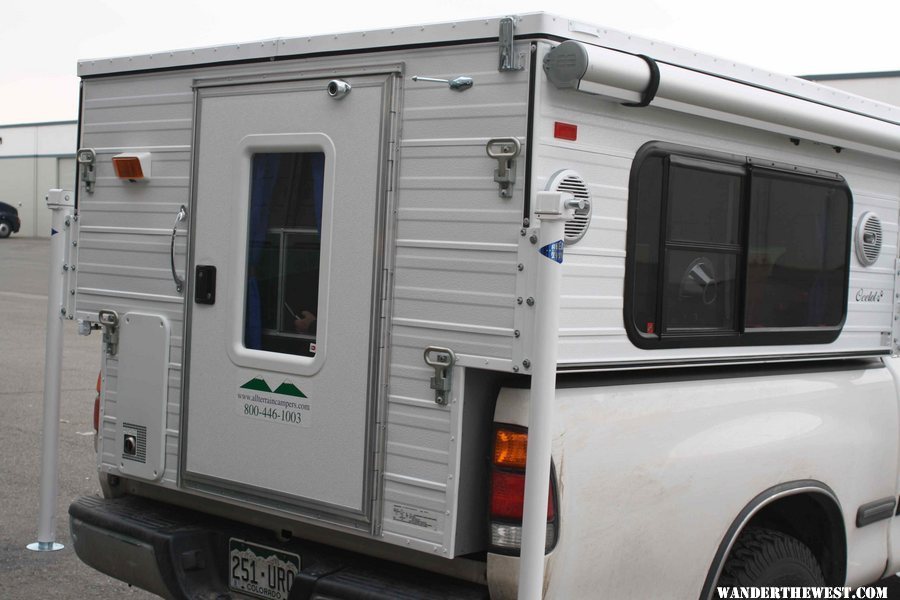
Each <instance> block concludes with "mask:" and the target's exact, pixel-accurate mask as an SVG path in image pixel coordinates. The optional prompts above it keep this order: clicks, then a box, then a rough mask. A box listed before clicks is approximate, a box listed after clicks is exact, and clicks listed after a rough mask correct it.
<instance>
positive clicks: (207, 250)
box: [182, 75, 393, 521]
mask: <svg viewBox="0 0 900 600" xmlns="http://www.w3.org/2000/svg"><path fill="white" fill-rule="evenodd" d="M331 81H332V80H331V79H322V80H318V79H317V80H304V81H292V82H282V83H266V84H254V85H236V86H211V87H205V88H200V90H199V92H198V108H199V110H198V113H197V115H198V116H197V118H198V125H197V151H196V159H195V173H194V174H195V177H194V181H195V186H196V187H195V191H194V204H193V207H192V214H191V222H192V227H193V238H192V240H193V241H192V243H193V249H192V261H191V262H192V268H191V275H192V280H191V282H190V289H189V290H188V298H187V300H188V303H189V305H190V320H189V339H188V346H187V350H186V356H187V361H186V363H187V364H186V376H187V382H186V383H187V385H186V386H185V387H186V390H187V392H186V397H185V403H184V423H183V428H184V429H185V438H186V439H185V443H184V444H183V446H182V469H183V471H182V473H183V480H184V482H185V484H186V485H187V486H189V487H193V488H198V489H202V490H205V491H207V492H211V493H214V494H218V495H224V496H230V497H236V498H240V499H244V500H249V501H252V502H254V503H262V504H265V505H269V506H273V507H278V508H282V509H286V510H289V511H292V512H297V513H307V514H316V515H320V514H322V513H329V514H332V515H334V516H337V517H344V518H346V519H350V520H356V521H365V520H368V519H369V517H370V515H369V514H368V511H369V509H368V507H369V504H370V503H369V502H368V499H369V497H370V494H371V487H372V476H373V475H372V473H373V465H372V460H373V450H372V449H373V435H374V432H373V427H372V424H373V423H372V422H373V419H374V414H375V405H376V398H375V394H376V390H377V385H376V378H377V371H378V358H379V357H378V351H377V348H378V346H379V345H380V344H379V343H378V339H379V336H380V331H379V319H378V318H377V315H378V314H379V312H380V301H379V299H380V297H381V283H380V282H381V270H382V269H381V262H382V256H383V254H384V250H383V236H382V235H381V233H380V232H382V231H383V219H384V199H385V181H386V164H387V160H386V154H387V148H388V146H389V139H388V138H389V134H388V133H387V132H389V130H390V127H389V123H388V120H389V116H388V115H389V113H390V111H389V109H390V96H391V87H392V85H393V77H392V76H391V75H377V76H376V75H367V76H365V77H347V78H346V82H347V83H349V84H350V85H351V91H350V93H349V94H346V95H345V96H343V97H340V94H338V95H335V94H334V93H333V92H335V89H334V88H335V86H332V90H331V91H332V93H331V94H329V83H330V82H331ZM339 91H340V90H338V92H339Z"/></svg>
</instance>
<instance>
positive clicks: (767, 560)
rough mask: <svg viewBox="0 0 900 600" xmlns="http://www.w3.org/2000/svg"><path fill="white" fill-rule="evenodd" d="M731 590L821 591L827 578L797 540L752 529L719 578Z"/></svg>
mask: <svg viewBox="0 0 900 600" xmlns="http://www.w3.org/2000/svg"><path fill="white" fill-rule="evenodd" d="M717 585H718V586H728V587H781V586H800V587H822V586H824V585H825V577H824V576H823V575H822V569H821V567H820V566H819V562H818V561H817V560H816V557H815V555H814V554H813V553H812V551H811V550H810V549H809V548H808V547H807V546H806V545H805V544H803V543H802V542H801V541H800V540H798V539H797V538H794V537H791V536H789V535H787V534H786V533H782V532H780V531H774V530H772V529H761V528H755V527H751V528H748V529H747V530H745V531H744V532H743V533H741V535H740V537H738V540H737V542H736V543H735V545H734V548H732V549H731V554H730V555H729V556H728V560H727V561H725V566H724V567H723V568H722V575H721V576H720V577H719V583H718V584H717Z"/></svg>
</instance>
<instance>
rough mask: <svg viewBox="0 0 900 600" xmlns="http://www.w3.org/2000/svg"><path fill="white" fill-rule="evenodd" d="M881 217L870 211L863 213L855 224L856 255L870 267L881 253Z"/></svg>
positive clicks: (863, 263) (864, 264)
mask: <svg viewBox="0 0 900 600" xmlns="http://www.w3.org/2000/svg"><path fill="white" fill-rule="evenodd" d="M881 238H882V234H881V219H879V218H878V215H876V214H875V213H872V212H867V213H863V215H862V216H861V217H860V218H859V224H857V226H856V257H857V258H858V259H859V262H861V263H862V265H863V266H864V267H870V266H872V265H874V264H875V261H876V260H878V256H879V255H880V254H881Z"/></svg>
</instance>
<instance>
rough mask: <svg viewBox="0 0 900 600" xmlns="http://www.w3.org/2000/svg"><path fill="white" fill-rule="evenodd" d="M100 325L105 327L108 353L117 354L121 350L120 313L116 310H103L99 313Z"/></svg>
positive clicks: (105, 341) (104, 340)
mask: <svg viewBox="0 0 900 600" xmlns="http://www.w3.org/2000/svg"><path fill="white" fill-rule="evenodd" d="M97 318H98V319H99V320H100V327H102V328H103V345H104V346H106V353H107V354H109V355H110V356H115V354H116V352H118V351H119V315H118V313H116V311H114V310H101V311H100V312H98V313H97Z"/></svg>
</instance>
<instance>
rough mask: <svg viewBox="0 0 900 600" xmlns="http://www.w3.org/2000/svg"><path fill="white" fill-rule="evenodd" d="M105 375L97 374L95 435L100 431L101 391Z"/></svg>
mask: <svg viewBox="0 0 900 600" xmlns="http://www.w3.org/2000/svg"><path fill="white" fill-rule="evenodd" d="M102 376H103V373H102V372H100V373H97V396H96V397H95V398H94V433H97V432H98V431H100V390H101V387H100V386H101V384H102V383H103V379H102Z"/></svg>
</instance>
